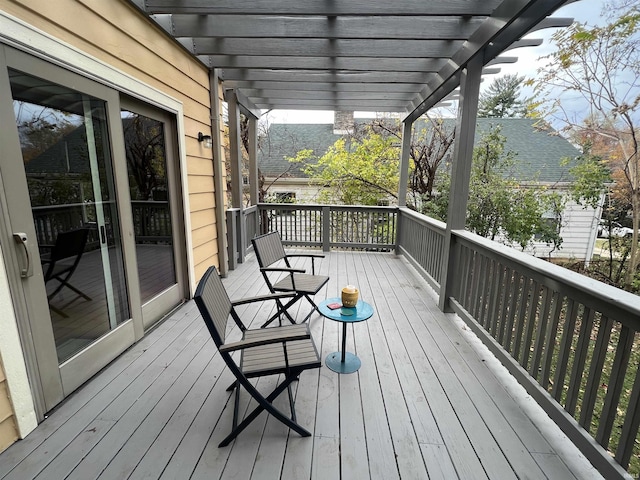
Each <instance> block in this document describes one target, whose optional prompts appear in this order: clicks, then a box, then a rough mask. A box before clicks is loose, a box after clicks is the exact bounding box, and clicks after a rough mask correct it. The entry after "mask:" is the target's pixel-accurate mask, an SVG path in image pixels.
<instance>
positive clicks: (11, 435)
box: [0, 361, 18, 452]
mask: <svg viewBox="0 0 640 480" xmlns="http://www.w3.org/2000/svg"><path fill="white" fill-rule="evenodd" d="M17 439H18V429H17V428H16V422H15V414H14V411H13V405H11V400H10V398H9V387H8V386H7V379H6V378H5V375H4V367H3V366H2V362H1V361H0V452H1V451H3V450H4V449H6V448H7V447H8V446H9V445H11V444H12V443H13V442H15V441H16V440H17Z"/></svg>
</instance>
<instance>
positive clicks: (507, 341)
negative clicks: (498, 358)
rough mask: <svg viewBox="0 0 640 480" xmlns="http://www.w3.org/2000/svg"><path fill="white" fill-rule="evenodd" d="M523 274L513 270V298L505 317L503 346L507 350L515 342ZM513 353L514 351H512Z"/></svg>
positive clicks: (508, 350)
mask: <svg viewBox="0 0 640 480" xmlns="http://www.w3.org/2000/svg"><path fill="white" fill-rule="evenodd" d="M520 281H521V276H520V273H519V272H517V271H514V272H513V278H512V282H511V288H510V290H511V299H510V303H509V311H508V313H507V318H506V319H505V329H504V331H503V333H502V335H503V337H502V342H500V343H501V344H502V346H503V347H504V348H505V350H507V352H512V351H511V345H512V342H513V334H514V329H513V325H514V323H515V319H516V309H517V308H518V299H519V298H521V297H522V287H521V286H520ZM512 353H513V352H512Z"/></svg>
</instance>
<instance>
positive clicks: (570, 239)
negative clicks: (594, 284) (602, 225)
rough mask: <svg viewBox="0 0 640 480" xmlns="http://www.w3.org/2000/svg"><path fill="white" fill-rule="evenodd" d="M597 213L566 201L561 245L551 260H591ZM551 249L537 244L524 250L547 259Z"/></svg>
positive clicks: (590, 208) (542, 244)
mask: <svg viewBox="0 0 640 480" xmlns="http://www.w3.org/2000/svg"><path fill="white" fill-rule="evenodd" d="M598 218H599V212H598V211H597V210H595V209H593V208H592V207H587V208H584V207H582V206H581V205H578V204H576V203H575V202H574V201H573V200H571V201H568V202H567V204H566V206H565V209H564V212H563V213H562V226H561V229H560V235H561V237H562V245H561V247H560V250H556V251H554V252H552V253H551V257H552V258H570V259H576V260H585V261H589V260H591V256H592V254H593V246H594V244H595V236H596V234H597V231H596V230H597V228H596V227H597V225H598ZM551 250H552V247H550V246H548V245H546V244H544V243H540V242H537V243H535V244H534V245H533V247H531V248H528V249H526V250H525V251H526V252H527V253H531V254H534V255H535V256H536V257H543V258H545V257H548V256H549V252H551Z"/></svg>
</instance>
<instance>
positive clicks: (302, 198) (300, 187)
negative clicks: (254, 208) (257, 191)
mask: <svg viewBox="0 0 640 480" xmlns="http://www.w3.org/2000/svg"><path fill="white" fill-rule="evenodd" d="M273 181H274V179H269V178H265V184H266V185H271V186H270V187H269V190H268V195H269V196H270V197H275V195H276V194H277V193H294V194H295V197H296V203H317V202H318V193H319V192H320V188H319V187H318V186H317V185H312V184H310V183H309V180H308V179H307V178H287V179H278V180H277V181H276V182H275V183H273V184H272V182H273Z"/></svg>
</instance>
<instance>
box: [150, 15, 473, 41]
mask: <svg viewBox="0 0 640 480" xmlns="http://www.w3.org/2000/svg"><path fill="white" fill-rule="evenodd" d="M154 20H156V22H158V24H161V25H162V26H163V27H164V28H165V29H166V30H167V31H168V32H169V33H171V35H173V36H175V37H193V38H197V37H208V38H224V39H229V38H297V39H301V38H322V39H348V38H352V39H376V40H391V39H399V40H403V39H404V40H465V39H467V38H468V37H469V35H471V34H472V33H473V32H474V31H475V30H476V29H477V28H478V27H479V26H480V25H481V23H482V22H483V21H484V17H459V16H458V17H454V16H451V17H428V16H422V17H364V16H362V17H326V16H325V17H315V16H305V17H284V16H277V17H276V16H267V15H224V16H222V15H188V14H174V15H154ZM381 32H383V33H382V34H381Z"/></svg>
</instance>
